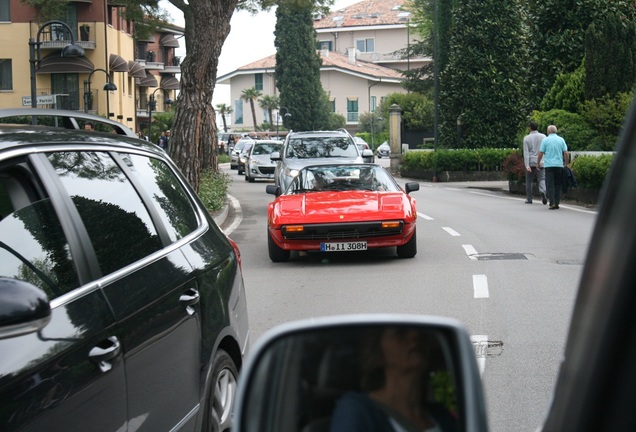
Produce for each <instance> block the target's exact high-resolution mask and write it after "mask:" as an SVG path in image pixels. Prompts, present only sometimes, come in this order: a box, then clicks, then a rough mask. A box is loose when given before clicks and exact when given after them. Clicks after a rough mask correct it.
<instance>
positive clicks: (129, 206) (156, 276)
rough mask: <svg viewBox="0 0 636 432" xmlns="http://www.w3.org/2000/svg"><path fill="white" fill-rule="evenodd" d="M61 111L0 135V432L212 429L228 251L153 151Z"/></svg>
mask: <svg viewBox="0 0 636 432" xmlns="http://www.w3.org/2000/svg"><path fill="white" fill-rule="evenodd" d="M27 112H31V111H28V110H27ZM5 114H6V113H5ZM74 115H75V117H76V118H75V120H74V123H75V126H73V125H71V126H63V127H57V128H56V127H50V126H32V125H30V124H28V125H17V124H16V125H0V353H1V354H0V399H1V400H2V404H1V405H0V430H2V431H11V430H25V431H36V430H37V431H39V430H51V431H53V430H65V431H90V430H109V431H114V430H124V429H126V428H127V427H128V428H133V429H134V430H138V431H142V430H144V431H157V430H173V429H174V430H176V429H179V430H182V431H184V430H188V431H192V430H224V429H227V428H229V426H230V421H231V411H232V404H233V395H234V389H235V386H236V379H237V376H238V371H239V369H240V368H241V365H242V362H243V356H244V354H245V351H246V349H247V346H248V322H247V311H246V300H245V291H244V286H243V276H242V270H241V259H240V254H239V250H238V248H237V247H236V244H235V243H234V242H232V241H231V240H229V239H228V238H227V237H226V236H225V235H224V234H223V233H222V232H221V231H220V229H219V228H218V227H217V225H216V224H215V223H214V220H213V219H212V218H211V216H210V214H209V213H208V212H207V211H206V209H205V208H204V206H203V205H202V203H201V202H200V200H199V199H198V197H197V196H196V194H195V193H194V192H193V190H192V189H191V188H190V187H189V186H188V184H187V182H186V180H185V179H184V178H183V177H182V175H181V174H180V173H179V171H178V169H177V168H176V166H175V165H174V163H173V162H172V161H171V160H170V159H169V157H167V156H166V154H165V152H164V151H163V150H161V149H160V148H159V147H157V146H155V145H154V144H150V143H148V142H147V141H142V140H138V139H136V138H131V137H129V136H127V135H130V134H131V133H132V131H124V132H123V133H122V132H119V133H102V132H97V131H83V130H77V120H79V121H80V123H81V122H85V121H89V120H90V121H91V122H95V123H98V122H99V121H100V118H99V117H95V116H89V115H81V114H77V113H75V114H74ZM0 117H6V115H4V114H3V113H2V110H0ZM72 123H73V122H71V123H68V124H72ZM65 127H68V129H65ZM97 129H99V128H97Z"/></svg>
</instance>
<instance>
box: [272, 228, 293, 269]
mask: <svg viewBox="0 0 636 432" xmlns="http://www.w3.org/2000/svg"><path fill="white" fill-rule="evenodd" d="M267 249H268V250H269V259H271V260H272V261H273V262H285V261H289V255H290V252H289V251H288V250H285V249H283V248H281V247H279V246H278V245H277V244H276V242H275V241H274V239H272V236H271V234H270V233H269V228H268V229H267Z"/></svg>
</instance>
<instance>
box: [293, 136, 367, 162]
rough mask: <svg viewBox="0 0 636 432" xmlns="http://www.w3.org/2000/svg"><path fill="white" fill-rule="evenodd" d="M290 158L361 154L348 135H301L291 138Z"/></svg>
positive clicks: (353, 156)
mask: <svg viewBox="0 0 636 432" xmlns="http://www.w3.org/2000/svg"><path fill="white" fill-rule="evenodd" d="M285 156H286V157H288V158H298V159H305V158H326V157H346V158H355V157H358V156H359V153H358V148H357V147H356V145H355V144H354V143H353V141H351V140H350V139H348V138H347V137H338V136H331V137H299V138H291V139H290V140H289V143H288V145H287V151H286V155H285Z"/></svg>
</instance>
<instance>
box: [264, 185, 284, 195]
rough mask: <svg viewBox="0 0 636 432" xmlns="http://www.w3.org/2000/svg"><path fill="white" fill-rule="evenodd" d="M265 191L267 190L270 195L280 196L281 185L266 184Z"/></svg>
mask: <svg viewBox="0 0 636 432" xmlns="http://www.w3.org/2000/svg"><path fill="white" fill-rule="evenodd" d="M265 192H267V193H268V194H270V195H276V196H279V195H280V186H278V185H267V186H265Z"/></svg>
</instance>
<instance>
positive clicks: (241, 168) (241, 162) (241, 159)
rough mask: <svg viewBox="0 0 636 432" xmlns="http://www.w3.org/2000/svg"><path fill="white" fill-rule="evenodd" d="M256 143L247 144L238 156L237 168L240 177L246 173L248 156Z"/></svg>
mask: <svg viewBox="0 0 636 432" xmlns="http://www.w3.org/2000/svg"><path fill="white" fill-rule="evenodd" d="M255 143H256V141H252V142H246V143H245V145H244V146H243V148H242V149H241V152H240V153H239V155H238V162H237V166H236V169H237V170H238V174H239V175H241V174H244V173H245V163H246V162H247V155H249V153H250V151H251V150H252V147H254V144H255Z"/></svg>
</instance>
